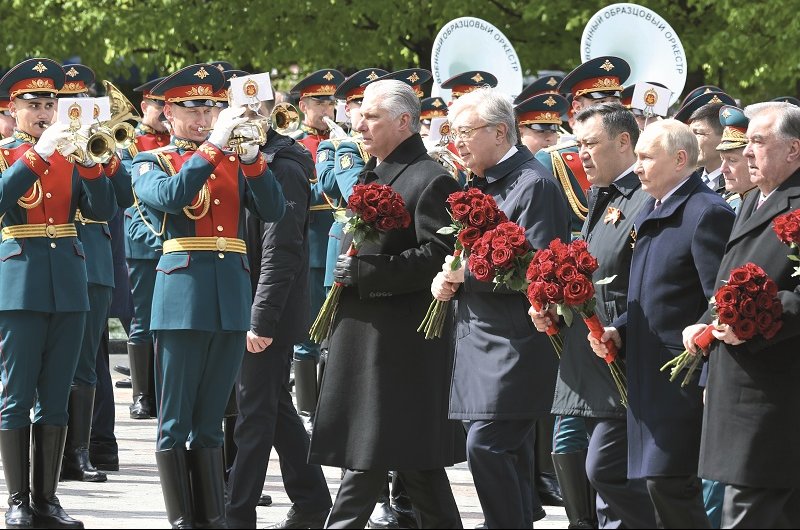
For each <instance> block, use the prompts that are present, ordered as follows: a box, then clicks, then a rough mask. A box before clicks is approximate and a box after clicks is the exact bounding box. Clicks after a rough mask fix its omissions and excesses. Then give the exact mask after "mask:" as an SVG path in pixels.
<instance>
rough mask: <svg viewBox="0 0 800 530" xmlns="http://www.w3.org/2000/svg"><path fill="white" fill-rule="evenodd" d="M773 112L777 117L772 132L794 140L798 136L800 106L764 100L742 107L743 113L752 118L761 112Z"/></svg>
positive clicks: (799, 131) (799, 132)
mask: <svg viewBox="0 0 800 530" xmlns="http://www.w3.org/2000/svg"><path fill="white" fill-rule="evenodd" d="M766 113H774V114H777V116H778V119H777V120H776V121H775V125H774V132H775V134H777V135H778V136H779V137H780V138H782V139H783V140H796V139H798V138H800V107H796V106H794V105H792V104H791V103H784V102H782V101H766V102H764V103H754V104H753V105H748V106H747V107H745V109H744V115H745V116H747V118H748V119H749V120H751V121H752V120H753V118H755V117H756V116H760V115H761V114H766Z"/></svg>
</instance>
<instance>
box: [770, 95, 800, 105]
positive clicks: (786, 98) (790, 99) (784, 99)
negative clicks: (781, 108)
mask: <svg viewBox="0 0 800 530" xmlns="http://www.w3.org/2000/svg"><path fill="white" fill-rule="evenodd" d="M772 101H778V102H780V103H791V104H792V105H794V106H795V107H800V99H797V98H793V97H792V96H781V97H779V98H775V99H773V100H772Z"/></svg>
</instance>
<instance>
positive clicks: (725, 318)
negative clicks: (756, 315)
mask: <svg viewBox="0 0 800 530" xmlns="http://www.w3.org/2000/svg"><path fill="white" fill-rule="evenodd" d="M738 319H739V313H738V312H737V311H736V309H735V308H734V307H733V306H725V307H720V308H719V309H718V311H717V320H719V322H720V324H728V325H731V324H733V323H734V322H736V321H737V320H738Z"/></svg>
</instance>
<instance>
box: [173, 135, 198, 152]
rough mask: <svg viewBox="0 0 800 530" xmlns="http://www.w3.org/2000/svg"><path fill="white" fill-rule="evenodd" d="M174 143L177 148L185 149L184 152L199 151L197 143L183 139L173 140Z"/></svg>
mask: <svg viewBox="0 0 800 530" xmlns="http://www.w3.org/2000/svg"><path fill="white" fill-rule="evenodd" d="M172 143H173V144H175V147H177V148H178V149H183V150H184V151H197V148H198V145H197V143H196V142H193V141H191V140H185V139H183V138H177V137H176V138H173V140H172Z"/></svg>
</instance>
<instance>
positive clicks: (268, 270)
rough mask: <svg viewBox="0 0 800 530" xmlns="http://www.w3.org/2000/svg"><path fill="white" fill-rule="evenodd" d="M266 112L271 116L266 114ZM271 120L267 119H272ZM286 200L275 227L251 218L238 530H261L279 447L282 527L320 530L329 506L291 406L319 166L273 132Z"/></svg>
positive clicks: (234, 519) (272, 159)
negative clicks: (284, 507) (260, 514)
mask: <svg viewBox="0 0 800 530" xmlns="http://www.w3.org/2000/svg"><path fill="white" fill-rule="evenodd" d="M265 113H266V112H265ZM266 114H268V113H266ZM261 151H262V152H263V153H264V154H265V155H266V157H267V162H268V163H269V167H270V168H272V171H273V172H274V173H275V176H276V178H277V179H278V182H279V183H280V185H281V187H282V188H283V194H284V196H285V197H286V212H287V213H286V215H284V217H283V219H281V220H280V221H278V222H277V223H263V222H262V221H261V220H259V219H258V218H256V217H255V216H252V215H248V217H247V239H248V241H247V249H248V258H249V259H250V271H251V272H250V280H251V283H252V285H253V296H254V300H253V307H252V311H251V317H250V326H251V328H250V331H249V332H248V334H247V350H248V352H249V353H247V354H245V357H244V359H243V361H242V368H241V370H240V371H239V375H238V378H237V381H236V386H235V387H234V388H235V390H236V401H237V403H238V408H239V416H238V419H237V421H236V430H235V434H234V439H235V441H236V446H237V452H236V458H235V460H234V462H233V466H232V468H231V473H230V476H229V478H228V499H227V505H226V507H225V508H226V510H225V511H226V515H227V520H228V525H229V526H230V527H233V528H255V526H256V505H257V503H258V500H259V496H260V494H261V489H262V487H263V486H264V479H265V477H266V473H267V464H268V463H269V454H270V452H271V451H272V447H273V446H274V447H275V449H276V450H277V452H278V456H279V457H280V462H281V474H282V476H283V482H284V487H285V488H286V492H287V494H288V495H289V498H290V499H291V500H292V508H291V509H290V510H289V513H288V515H287V517H286V520H284V521H283V522H281V523H279V524H278V528H287V527H289V528H300V527H304V528H319V527H321V526H322V524H323V523H324V522H325V517H327V515H328V510H329V509H330V507H331V497H330V493H329V492H328V487H327V484H326V483H325V477H324V475H323V474H322V469H321V468H320V467H319V466H316V465H312V464H308V463H306V457H307V454H308V445H309V440H308V434H307V433H306V431H305V428H304V426H303V422H302V421H301V420H300V417H299V416H298V415H297V410H295V407H294V405H293V404H292V396H291V394H290V391H289V366H290V363H291V359H292V354H293V349H294V348H293V345H294V344H295V343H297V342H299V341H300V340H302V339H303V338H305V336H306V335H307V333H308V327H309V314H308V313H309V310H308V303H307V300H308V273H307V268H308V228H309V213H308V207H309V205H310V202H311V201H310V188H309V184H308V182H309V180H310V178H311V177H312V176H313V175H314V165H313V161H312V160H311V157H310V156H309V155H308V152H307V151H305V150H304V149H303V148H302V147H300V146H299V145H297V144H296V142H295V141H294V140H292V139H291V138H288V137H286V136H282V135H280V134H278V133H276V132H275V131H273V130H270V131H269V132H268V134H267V142H266V144H265V145H264V146H263V147H262V148H261Z"/></svg>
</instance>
